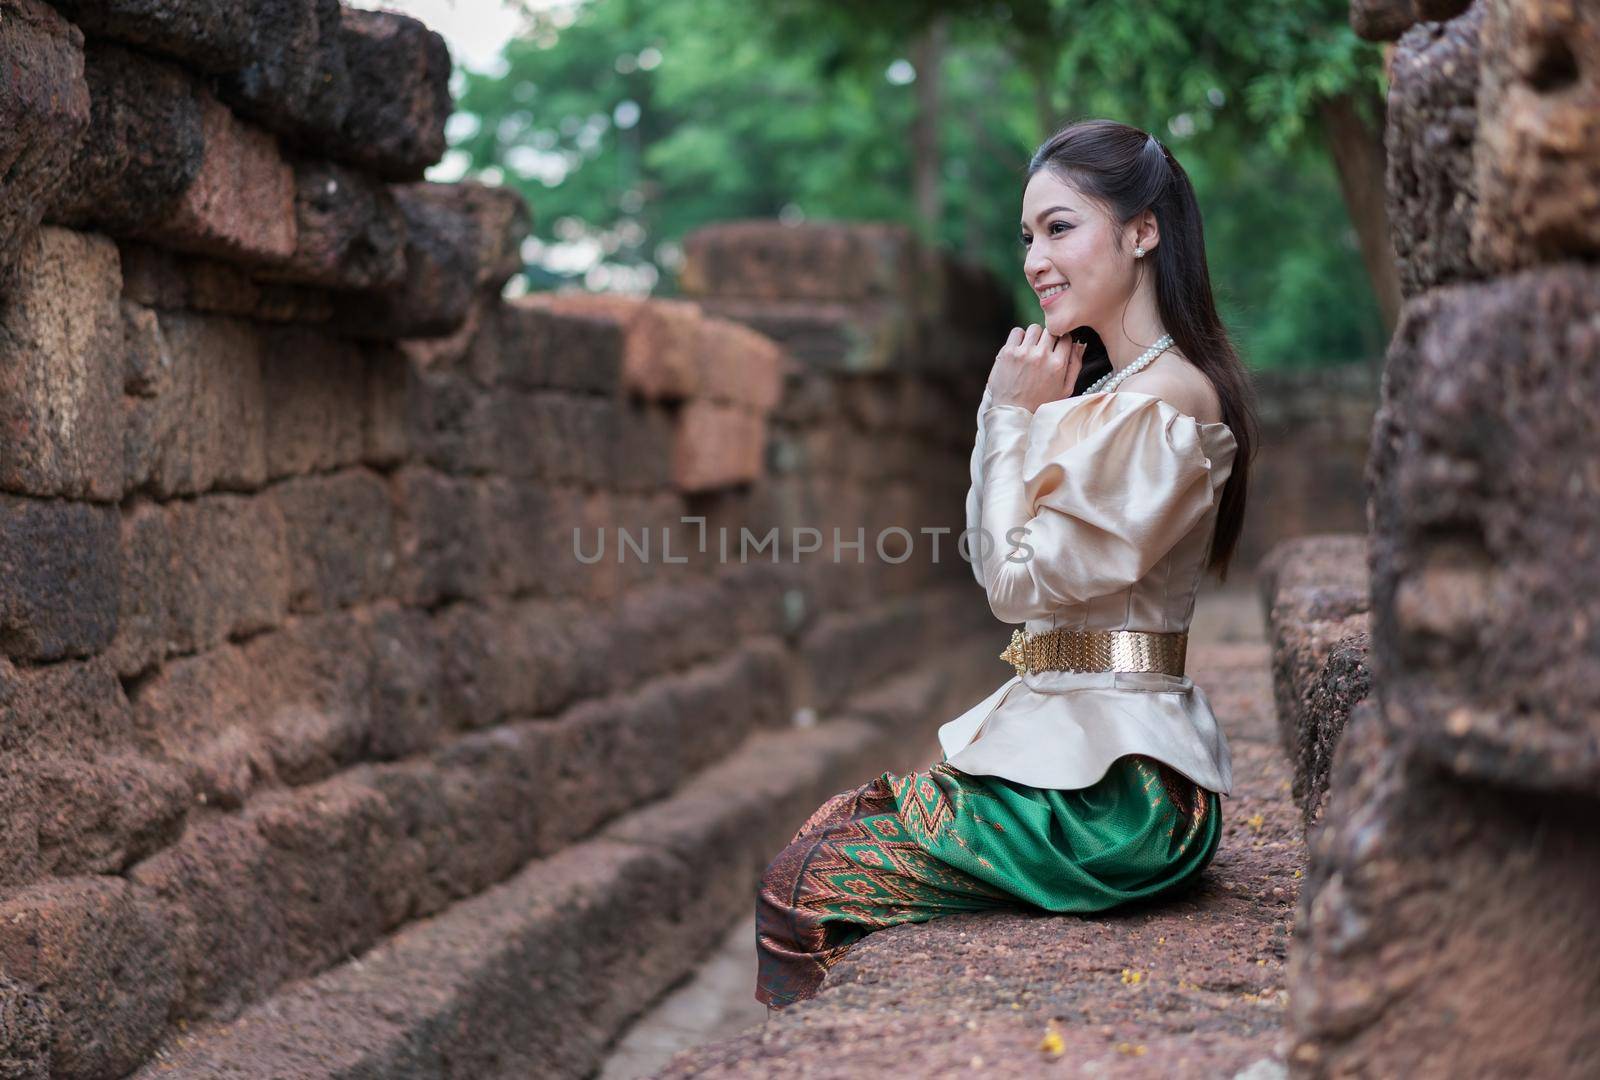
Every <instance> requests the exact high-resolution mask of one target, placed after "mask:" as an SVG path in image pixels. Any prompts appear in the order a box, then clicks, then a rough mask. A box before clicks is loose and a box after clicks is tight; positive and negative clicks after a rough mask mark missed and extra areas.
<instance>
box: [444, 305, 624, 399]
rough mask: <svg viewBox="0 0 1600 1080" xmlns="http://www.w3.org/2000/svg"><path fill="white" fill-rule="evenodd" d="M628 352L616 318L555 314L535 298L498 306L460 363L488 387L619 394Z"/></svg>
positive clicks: (491, 312) (488, 316)
mask: <svg viewBox="0 0 1600 1080" xmlns="http://www.w3.org/2000/svg"><path fill="white" fill-rule="evenodd" d="M627 348H628V344H627V338H626V337H625V335H624V333H623V329H622V327H621V326H619V325H618V323H617V321H616V320H615V319H610V318H603V317H599V316H597V315H595V314H589V315H578V314H575V313H571V312H556V311H553V310H551V308H550V307H549V305H547V304H546V303H545V302H543V301H541V300H540V299H539V298H538V295H537V294H533V295H529V296H523V297H518V298H517V299H515V300H511V301H507V302H505V303H500V304H496V305H494V307H493V309H492V310H491V311H490V312H489V313H488V314H487V316H486V318H485V320H484V325H483V327H482V330H481V332H480V333H478V334H477V335H476V336H475V337H474V339H473V340H472V342H471V346H470V348H469V349H468V350H466V351H465V352H464V353H463V354H462V355H461V356H460V358H459V360H458V361H457V362H456V364H457V366H458V367H460V368H461V369H462V370H463V371H466V372H467V373H469V374H470V375H471V376H472V377H473V378H474V379H475V380H477V381H478V382H480V383H481V384H483V385H485V386H492V385H496V384H500V383H504V384H506V385H508V386H513V387H516V388H517V389H520V390H571V391H575V392H579V393H596V394H615V393H618V392H619V391H620V390H621V389H622V387H623V386H624V383H623V374H622V370H623V367H624V365H625V364H626V363H627V362H628V361H627V360H626V359H625V355H626V350H627Z"/></svg>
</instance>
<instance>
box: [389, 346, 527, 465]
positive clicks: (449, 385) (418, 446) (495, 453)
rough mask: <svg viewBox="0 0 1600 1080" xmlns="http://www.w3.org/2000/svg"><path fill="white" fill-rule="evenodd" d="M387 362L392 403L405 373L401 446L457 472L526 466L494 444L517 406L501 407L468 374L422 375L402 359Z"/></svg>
mask: <svg viewBox="0 0 1600 1080" xmlns="http://www.w3.org/2000/svg"><path fill="white" fill-rule="evenodd" d="M386 363H389V364H390V371H389V373H388V375H387V377H386V381H387V383H388V384H389V386H390V388H391V391H392V393H391V396H390V397H389V398H388V400H389V401H391V402H392V401H393V400H394V397H396V396H398V395H399V391H398V385H397V384H398V383H399V381H400V378H401V375H400V373H398V372H397V370H396V369H397V368H400V367H404V369H405V370H404V379H405V391H404V420H403V423H404V431H405V436H404V439H403V442H404V443H405V444H406V445H407V446H409V447H410V448H412V449H413V450H414V451H415V453H416V454H417V455H418V457H419V458H420V459H421V460H422V461H423V462H426V463H427V464H429V465H432V466H433V467H434V468H436V469H440V470H443V471H444V472H448V473H458V474H459V473H481V472H488V471H490V470H491V469H494V468H496V467H497V466H499V465H500V464H502V463H504V464H507V465H510V466H512V467H514V468H518V469H520V468H525V467H527V466H526V465H525V464H522V463H519V462H518V459H517V458H516V457H514V456H513V455H512V454H510V453H508V449H507V448H506V447H503V446H500V445H498V444H497V443H496V435H497V430H496V421H497V419H498V418H499V417H500V416H501V415H503V414H504V413H505V412H507V411H510V410H511V409H512V408H513V406H512V404H511V403H509V402H508V403H505V404H501V403H500V402H499V401H497V399H496V396H495V395H492V394H490V393H489V392H487V391H486V390H485V389H484V388H483V387H481V386H479V385H478V384H477V383H475V382H473V381H472V380H471V379H469V378H467V377H466V376H465V375H460V374H457V373H455V372H449V371H442V372H431V371H420V370H417V369H415V368H414V367H411V366H409V365H405V364H403V362H399V361H386ZM503 397H504V395H502V398H503Z"/></svg>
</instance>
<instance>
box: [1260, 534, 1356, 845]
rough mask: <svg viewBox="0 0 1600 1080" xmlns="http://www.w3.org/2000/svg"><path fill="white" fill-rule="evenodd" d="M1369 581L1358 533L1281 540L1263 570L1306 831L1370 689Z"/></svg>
mask: <svg viewBox="0 0 1600 1080" xmlns="http://www.w3.org/2000/svg"><path fill="white" fill-rule="evenodd" d="M1367 577H1368V570H1367V538H1366V537H1365V536H1364V535H1359V534H1348V535H1338V534H1329V535H1325V536H1311V537H1305V538H1301V539H1297V540H1287V541H1284V542H1283V543H1281V544H1279V545H1277V546H1276V547H1274V548H1273V549H1272V550H1271V551H1270V552H1269V553H1268V554H1267V556H1266V558H1265V559H1263V560H1262V566H1261V568H1260V586H1261V600H1262V604H1263V606H1264V608H1265V609H1266V614H1267V620H1268V622H1269V624H1270V626H1271V635H1272V676H1273V691H1274V698H1275V700H1276V712H1277V718H1278V736H1279V739H1280V740H1281V742H1282V745H1283V750H1284V752H1285V753H1286V754H1288V756H1289V760H1290V762H1291V763H1292V767H1293V769H1294V787H1293V791H1294V798H1295V801H1296V802H1297V803H1298V804H1299V806H1300V810H1301V813H1302V815H1303V817H1304V820H1305V825H1306V828H1307V829H1310V828H1311V827H1312V826H1313V825H1315V824H1316V823H1317V822H1318V821H1319V820H1320V819H1321V812H1322V802H1323V797H1324V796H1325V795H1326V793H1327V790H1328V771H1329V768H1330V765H1331V763H1332V760H1333V751H1334V747H1335V746H1336V745H1337V743H1338V741H1339V735H1340V733H1341V732H1342V731H1343V730H1344V725H1345V721H1346V719H1347V718H1348V717H1349V715H1350V710H1351V709H1352V708H1353V707H1355V705H1356V704H1357V703H1359V702H1360V701H1361V700H1362V699H1364V698H1365V697H1366V696H1367V693H1368V689H1369V686H1370V676H1369V673H1368V670H1367V652H1368V647H1369V642H1370V638H1369V636H1368V630H1369V614H1368V610H1369V607H1370V601H1369V596H1368V592H1369V590H1368V587H1367Z"/></svg>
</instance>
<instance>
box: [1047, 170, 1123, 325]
mask: <svg viewBox="0 0 1600 1080" xmlns="http://www.w3.org/2000/svg"><path fill="white" fill-rule="evenodd" d="M1117 232H1118V229H1117V226H1116V225H1115V224H1113V223H1112V221H1111V219H1110V218H1109V217H1108V216H1107V215H1106V214H1105V212H1104V211H1102V210H1101V209H1100V208H1099V207H1097V206H1095V205H1094V204H1093V203H1091V202H1090V201H1089V200H1088V199H1086V198H1084V197H1083V195H1082V194H1081V193H1080V192H1079V191H1078V189H1077V188H1075V187H1073V186H1072V185H1071V184H1069V183H1067V182H1066V181H1065V180H1062V179H1061V178H1060V177H1058V176H1056V175H1055V174H1054V173H1052V172H1051V171H1050V170H1049V169H1041V170H1040V171H1039V172H1037V173H1035V174H1034V175H1033V177H1032V178H1031V179H1029V181H1028V186H1027V188H1026V190H1024V191H1023V194H1022V229H1021V232H1020V234H1019V239H1020V240H1021V242H1022V243H1023V245H1024V249H1023V255H1024V257H1023V261H1022V271H1023V273H1024V274H1026V275H1027V278H1028V284H1029V285H1031V286H1032V287H1033V290H1034V294H1035V295H1039V294H1041V293H1043V294H1044V295H1043V296H1041V298H1040V299H1041V306H1040V309H1039V310H1040V313H1041V314H1042V315H1043V316H1044V327H1045V329H1046V330H1048V331H1049V332H1050V333H1052V334H1054V335H1056V336H1057V337H1060V336H1061V335H1062V334H1065V333H1067V332H1069V331H1071V330H1074V329H1076V328H1078V327H1080V326H1089V327H1093V328H1094V329H1095V330H1097V331H1099V332H1100V333H1101V336H1102V337H1104V336H1105V332H1104V329H1103V328H1105V327H1108V326H1114V325H1116V320H1117V317H1118V313H1119V312H1121V311H1122V309H1123V307H1124V306H1125V304H1126V303H1127V300H1128V297H1130V296H1131V295H1132V294H1133V287H1134V283H1135V281H1136V280H1137V277H1136V266H1135V262H1134V257H1133V245H1132V243H1131V242H1128V243H1124V244H1123V245H1122V249H1121V250H1120V251H1119V250H1118V247H1117V243H1116V238H1117ZM1130 235H1131V233H1130ZM1057 285H1066V286H1067V288H1065V289H1057V290H1054V291H1053V292H1048V291H1047V289H1049V287H1051V286H1057Z"/></svg>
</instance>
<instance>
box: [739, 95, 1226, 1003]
mask: <svg viewBox="0 0 1600 1080" xmlns="http://www.w3.org/2000/svg"><path fill="white" fill-rule="evenodd" d="M1019 236H1020V239H1021V241H1022V243H1023V244H1024V246H1025V248H1026V251H1025V256H1024V262H1023V271H1024V273H1025V274H1026V275H1027V277H1028V282H1029V284H1030V285H1032V286H1033V288H1034V291H1035V293H1036V294H1037V295H1038V297H1039V301H1040V307H1041V310H1042V311H1043V312H1044V325H1042V326H1040V325H1038V324H1035V325H1031V326H1029V327H1027V328H1026V329H1023V328H1021V327H1018V328H1016V329H1014V330H1013V331H1012V332H1011V336H1010V338H1009V339H1008V340H1007V341H1006V343H1005V344H1004V345H1002V346H1001V348H1000V351H999V352H998V353H997V354H996V356H995V360H994V366H993V368H992V369H991V371H990V374H989V382H988V385H987V386H986V387H985V389H984V393H983V399H982V400H981V401H980V402H979V404H978V410H977V418H976V419H977V432H976V436H975V439H974V442H973V449H972V459H971V470H970V471H971V486H970V487H969V489H968V492H967V501H966V517H967V531H968V533H971V534H973V535H975V536H976V537H977V538H978V544H977V547H978V549H979V554H978V555H977V556H976V557H974V558H973V559H972V572H973V576H974V577H975V578H976V580H977V582H978V584H979V585H980V586H982V587H983V589H984V592H985V594H986V595H987V597H988V601H989V607H990V610H991V611H993V613H994V615H995V616H996V618H998V619H1000V620H1001V621H1002V622H1007V623H1021V624H1022V626H1021V628H1019V629H1018V630H1016V631H1015V632H1014V633H1013V635H1012V644H1011V646H1010V647H1009V648H1007V649H1006V650H1005V652H1004V653H1002V654H1001V659H1003V660H1006V661H1007V662H1008V663H1010V664H1012V665H1013V667H1014V668H1015V672H1016V673H1015V675H1014V676H1013V677H1012V678H1010V679H1008V680H1007V681H1005V682H1004V683H1002V684H1001V685H1000V686H999V687H997V688H996V689H995V690H994V691H993V692H992V693H990V694H989V695H988V696H987V697H985V698H984V699H983V700H982V701H980V702H978V703H977V704H975V705H973V706H972V708H970V709H968V710H967V711H966V712H965V713H963V714H962V715H960V716H958V717H956V718H954V719H952V720H949V721H948V722H946V723H944V724H942V725H941V726H940V727H939V731H938V734H939V741H940V745H941V747H942V748H943V751H944V756H943V758H942V760H940V761H939V762H937V763H935V764H933V765H932V766H931V767H930V768H928V769H926V770H922V771H914V772H911V773H909V774H906V775H903V776H902V775H897V774H894V773H882V774H880V775H879V776H877V777H876V778H874V779H873V780H871V781H869V782H868V783H866V784H864V785H862V786H860V787H858V788H855V789H853V790H850V791H844V792H840V793H839V794H837V795H835V796H834V797H833V798H831V799H829V800H828V801H827V802H826V803H824V804H823V805H822V807H820V808H819V809H818V810H817V811H816V812H815V813H814V814H812V815H811V817H810V819H809V820H807V821H806V822H805V824H804V825H802V826H801V828H800V829H799V831H798V832H797V833H796V834H795V836H794V838H793V839H792V840H791V841H790V843H789V844H788V845H787V846H786V847H785V848H784V850H783V851H782V852H780V853H779V854H778V856H777V858H775V859H774V860H773V861H772V862H771V864H769V865H768V867H767V870H766V872H765V874H764V875H763V878H762V883H761V888H760V892H759V894H758V901H757V908H756V937H757V949H758V954H759V970H758V973H757V979H756V999H757V1000H758V1001H763V1002H765V1003H767V1005H768V1006H769V1007H772V1008H778V1007H782V1006H785V1005H789V1004H791V1003H793V1002H796V1001H799V1000H801V999H803V998H805V997H809V996H810V995H812V994H814V993H815V992H816V991H817V989H818V988H819V987H820V986H821V984H822V982H823V980H824V978H825V975H826V972H827V970H828V968H829V967H831V966H832V965H833V964H834V963H835V962H836V961H837V960H838V959H839V958H840V957H841V956H842V955H843V954H844V953H845V952H846V951H847V950H848V949H849V947H850V946H851V944H852V943H853V942H855V941H857V940H859V939H860V938H861V937H862V936H863V935H864V934H867V933H869V932H871V931H873V930H876V929H880V928H882V927H885V926H893V925H896V924H899V923H906V922H922V921H925V920H928V919H932V918H936V917H938V916H940V915H944V914H949V913H952V912H958V911H976V910H982V909H986V908H994V907H1021V908H1025V909H1026V908H1031V909H1034V910H1042V911H1048V912H1061V913H1066V912H1073V913H1080V914H1087V913H1090V912H1098V911H1104V910H1107V909H1109V908H1113V907H1117V906H1119V905H1122V904H1126V903H1130V902H1133V901H1136V900H1152V899H1156V898H1159V897H1164V896H1170V895H1172V894H1174V893H1175V892H1176V891H1178V890H1180V889H1184V888H1187V887H1188V886H1190V885H1191V884H1192V883H1193V882H1194V880H1195V879H1196V878H1197V876H1198V875H1199V874H1200V873H1201V871H1202V870H1203V869H1204V868H1205V867H1206V866H1207V864H1209V863H1210V861H1211V859H1212V857H1213V856H1214V854H1215V853H1216V850H1217V845H1218V843H1219V842H1220V838H1221V812H1222V810H1221V797H1222V796H1223V795H1225V794H1228V793H1229V792H1230V791H1231V790H1232V784H1233V775H1232V758H1231V755H1230V754H1229V750H1228V743H1227V740H1226V739H1225V738H1224V737H1223V734H1222V730H1221V727H1220V725H1219V724H1218V723H1217V718H1216V717H1215V716H1214V715H1213V713H1212V711H1211V705H1210V702H1209V701H1208V700H1207V698H1206V695H1205V693H1204V691H1203V690H1202V689H1201V688H1200V687H1199V686H1197V685H1196V684H1195V683H1194V681H1193V680H1192V679H1190V678H1189V677H1188V676H1187V675H1186V674H1185V659H1186V654H1187V644H1188V627H1189V623H1190V620H1191V619H1192V618H1193V615H1194V605H1195V596H1196V593H1197V591H1198V588H1199V584H1200V578H1201V575H1202V574H1203V572H1204V571H1205V570H1206V569H1207V568H1215V569H1217V570H1219V572H1225V571H1226V568H1227V563H1228V560H1229V558H1230V557H1231V555H1232V551H1233V546H1234V543H1235V541H1236V540H1237V538H1238V533H1239V527H1240V524H1241V520H1242V516H1243V512H1244V489H1245V482H1246V475H1247V465H1248V456H1249V455H1248V450H1249V447H1250V445H1251V443H1252V440H1253V433H1254V428H1255V417H1254V410H1253V405H1252V402H1251V395H1250V388H1249V382H1248V380H1247V379H1246V378H1245V374H1244V371H1243V369H1242V367H1241V365H1240V363H1239V359H1238V356H1237V354H1236V353H1235V352H1234V350H1233V348H1232V346H1231V345H1230V344H1229V342H1228V336H1227V334H1226V332H1225V331H1224V330H1223V328H1222V326H1221V324H1220V322H1219V321H1218V319H1217V314H1216V309H1215V307H1214V305H1213V303H1212V298H1211V285H1210V281H1209V280H1208V278H1207V273H1206V264H1205V254H1204V249H1203V244H1202V241H1201V233H1200V215H1199V210H1198V207H1197V206H1196V204H1195V199H1194V192H1193V190H1192V189H1191V187H1190V186H1189V181H1188V177H1187V176H1185V175H1184V173H1183V170H1182V169H1181V168H1179V166H1178V164H1177V162H1176V161H1174V160H1173V158H1172V156H1171V154H1170V153H1168V152H1167V150H1166V148H1165V147H1163V146H1162V145H1161V144H1160V143H1159V142H1158V141H1157V140H1156V139H1155V137H1154V136H1151V135H1147V134H1145V133H1144V132H1142V131H1139V130H1138V129H1136V128H1131V127H1128V126H1127V125H1124V124H1118V123H1114V122H1111V121H1103V120H1100V121H1088V122H1085V123H1081V124H1074V125H1072V126H1071V127H1068V128H1066V129H1064V130H1062V131H1060V132H1058V133H1057V134H1056V135H1055V136H1053V137H1052V138H1051V139H1050V140H1049V141H1048V142H1046V143H1045V144H1044V145H1043V146H1041V147H1040V148H1039V151H1038V152H1037V153H1036V154H1035V155H1034V158H1033V162H1032V165H1031V166H1030V174H1029V180H1028V184H1027V189H1026V191H1025V192H1024V194H1023V214H1022V227H1021V232H1020V234H1019ZM1105 376H1109V379H1108V380H1107V381H1105V382H1103V383H1102V382H1101V379H1102V378H1103V377H1105ZM1135 384H1137V386H1138V389H1137V390H1135V389H1132V387H1133V386H1134V385H1135ZM1125 386H1126V387H1129V389H1123V387H1125ZM1213 417H1214V418H1213Z"/></svg>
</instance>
